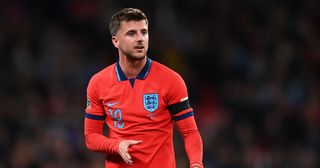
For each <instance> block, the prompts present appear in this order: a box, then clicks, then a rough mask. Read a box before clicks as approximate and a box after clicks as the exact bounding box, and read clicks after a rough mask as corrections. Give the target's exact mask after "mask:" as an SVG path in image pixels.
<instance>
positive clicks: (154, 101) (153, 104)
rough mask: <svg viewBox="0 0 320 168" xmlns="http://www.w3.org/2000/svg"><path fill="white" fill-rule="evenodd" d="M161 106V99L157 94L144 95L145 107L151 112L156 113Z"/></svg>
mask: <svg viewBox="0 0 320 168" xmlns="http://www.w3.org/2000/svg"><path fill="white" fill-rule="evenodd" d="M158 106H159V99H158V94H157V93H152V94H143V107H144V108H145V109H146V110H147V111H149V112H154V111H155V110H157V108H158Z"/></svg>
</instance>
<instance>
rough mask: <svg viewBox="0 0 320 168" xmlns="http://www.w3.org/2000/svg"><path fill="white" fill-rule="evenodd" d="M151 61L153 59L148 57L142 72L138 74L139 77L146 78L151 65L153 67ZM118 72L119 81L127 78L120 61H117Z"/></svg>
mask: <svg viewBox="0 0 320 168" xmlns="http://www.w3.org/2000/svg"><path fill="white" fill-rule="evenodd" d="M151 62H152V60H151V59H150V58H147V62H146V64H145V65H144V67H143V68H142V70H141V71H140V73H139V74H138V76H137V79H141V80H143V79H145V78H146V77H147V75H148V74H149V71H150V67H151ZM116 74H117V77H118V81H124V80H127V77H126V75H124V73H123V71H122V69H121V67H120V64H119V62H117V63H116Z"/></svg>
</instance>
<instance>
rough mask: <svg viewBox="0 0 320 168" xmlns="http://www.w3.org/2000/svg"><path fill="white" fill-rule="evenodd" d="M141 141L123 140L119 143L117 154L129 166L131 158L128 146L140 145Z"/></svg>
mask: <svg viewBox="0 0 320 168" xmlns="http://www.w3.org/2000/svg"><path fill="white" fill-rule="evenodd" d="M141 142H142V141H141V140H123V141H121V142H120V143H119V147H118V152H119V155H120V156H121V157H122V159H123V160H124V161H125V162H126V163H127V164H129V165H131V164H132V158H131V156H130V154H129V152H128V148H129V146H132V145H136V144H139V143H141Z"/></svg>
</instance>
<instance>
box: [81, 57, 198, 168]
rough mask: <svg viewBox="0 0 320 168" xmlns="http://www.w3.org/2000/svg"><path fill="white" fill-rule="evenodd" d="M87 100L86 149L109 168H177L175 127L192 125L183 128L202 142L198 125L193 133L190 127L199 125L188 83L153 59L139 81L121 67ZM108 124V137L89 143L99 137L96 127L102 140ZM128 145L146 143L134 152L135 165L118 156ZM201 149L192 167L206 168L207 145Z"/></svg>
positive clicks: (95, 82) (97, 81) (95, 80)
mask: <svg viewBox="0 0 320 168" xmlns="http://www.w3.org/2000/svg"><path fill="white" fill-rule="evenodd" d="M87 98H88V99H87V108H86V123H85V135H86V143H87V146H88V147H89V149H90V148H91V149H92V150H95V151H100V152H105V153H106V154H107V157H106V163H105V165H106V167H108V168H119V167H137V168H138V167H139V168H141V167H143V168H147V167H150V168H157V167H165V168H175V167H176V163H175V157H174V156H175V155H174V147H173V140H172V137H173V124H174V121H175V122H176V123H179V121H183V120H186V121H187V120H189V123H187V124H184V123H183V122H181V124H180V125H183V126H181V127H183V128H184V127H185V126H186V127H187V128H185V130H186V132H188V131H189V132H190V130H193V131H195V134H197V136H196V138H197V139H198V141H199V138H200V135H199V133H198V130H197V128H196V127H194V125H195V123H194V125H193V126H192V127H191V128H192V129H191V128H189V126H187V125H190V122H191V123H192V122H194V117H193V110H192V108H191V107H190V106H189V102H188V94H187V88H186V85H185V83H184V81H183V79H182V78H181V77H180V76H179V75H178V74H177V73H176V72H174V71H172V70H171V69H169V68H168V67H166V66H164V65H162V64H160V63H158V62H156V61H152V60H151V59H149V58H147V61H146V65H145V66H144V67H143V69H142V70H141V72H140V73H139V74H138V76H137V77H136V78H134V79H127V78H126V76H125V75H124V73H123V71H122V69H121V67H120V64H119V63H115V64H113V65H110V66H109V67H107V68H105V69H103V70H102V71H100V72H98V73H97V74H95V75H94V76H93V77H92V78H91V80H90V82H89V85H88V88H87ZM103 121H105V122H106V124H107V126H108V128H109V133H108V135H107V137H102V136H101V135H97V134H96V137H95V139H94V138H89V136H88V135H89V134H90V133H92V132H94V131H93V130H92V129H94V127H93V126H96V127H98V128H99V129H98V130H99V131H98V132H99V134H102V131H101V130H102V125H103ZM192 124H193V123H192ZM178 127H179V125H178ZM183 137H184V136H183ZM99 138H100V139H99ZM97 139H98V140H97ZM123 139H127V140H129V139H131V140H142V141H143V142H142V143H140V144H138V145H133V146H130V147H129V154H130V155H131V157H132V161H133V165H127V164H126V163H125V162H124V161H123V160H122V158H121V157H120V155H119V154H118V153H117V152H116V151H117V145H118V144H119V142H120V140H123ZM184 139H185V137H184ZM189 141H190V143H191V144H190V145H189V146H190V147H189V148H194V144H193V142H192V140H189ZM200 142H201V138H200ZM90 144H92V145H91V147H90ZM103 144H105V146H104V147H102V146H103ZM196 145H198V146H199V144H196ZM197 148H201V149H198V150H199V151H198V152H197V154H189V153H191V152H189V153H188V151H187V153H188V156H189V160H190V163H198V164H201V165H202V142H201V144H200V146H199V147H197ZM186 149H187V147H186ZM192 150H194V149H192ZM192 155H194V156H192ZM190 157H193V158H190Z"/></svg>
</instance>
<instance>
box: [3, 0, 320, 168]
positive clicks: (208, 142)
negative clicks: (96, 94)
mask: <svg viewBox="0 0 320 168" xmlns="http://www.w3.org/2000/svg"><path fill="white" fill-rule="evenodd" d="M123 7H137V8H140V9H142V10H143V11H144V12H145V13H146V15H147V16H148V18H149V20H150V27H149V33H150V48H149V52H148V56H149V57H150V58H151V59H153V60H156V61H159V62H161V63H163V64H165V65H167V66H169V67H171V68H172V69H174V70H175V71H177V72H179V73H180V74H181V76H182V77H183V78H184V79H185V81H186V84H187V86H188V90H189V97H190V100H191V105H192V107H193V108H194V111H195V117H196V120H197V123H198V127H199V130H200V133H201V135H202V138H203V142H204V165H205V167H207V168H289V167H290V168H316V167H320V162H319V160H320V143H319V142H320V131H319V130H320V89H319V86H320V31H319V30H320V2H319V1H317V0H304V1H298V0H291V1H285V0H279V1H276V0H269V1H263V0H240V1H239V0H214V1H209V0H197V1H192V0H184V1H182V0H180V1H179V0H162V1H137V2H135V1H129V0H121V1H115V0H68V1H67V0H46V1H41V0H1V1H0V58H1V61H0V77H1V82H0V168H7V167H8V168H101V167H103V165H104V157H105V156H104V155H103V154H99V153H94V152H89V151H88V150H87V149H86V148H85V145H84V137H83V120H84V108H85V105H86V104H85V101H86V86H87V83H88V80H89V79H90V77H91V75H93V74H94V73H96V72H98V71H99V70H101V69H103V68H104V67H105V66H108V65H110V64H112V63H113V62H115V61H117V57H118V56H117V50H116V49H115V48H114V47H113V46H112V43H111V36H110V34H109V30H108V27H107V24H108V21H109V19H110V17H111V15H112V14H113V13H114V12H116V11H118V10H119V9H121V8H123ZM174 141H175V148H176V158H177V167H178V168H182V167H188V161H187V156H186V154H185V151H184V147H183V143H182V138H181V136H180V135H179V133H178V132H177V131H176V130H175V136H174ZM180 142H181V143H180Z"/></svg>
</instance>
